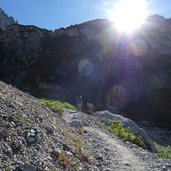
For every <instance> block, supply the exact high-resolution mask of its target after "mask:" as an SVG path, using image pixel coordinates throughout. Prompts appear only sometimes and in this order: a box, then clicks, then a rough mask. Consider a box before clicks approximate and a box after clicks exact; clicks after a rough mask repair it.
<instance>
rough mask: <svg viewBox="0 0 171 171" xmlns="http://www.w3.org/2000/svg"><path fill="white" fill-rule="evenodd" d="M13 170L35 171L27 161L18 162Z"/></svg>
mask: <svg viewBox="0 0 171 171" xmlns="http://www.w3.org/2000/svg"><path fill="white" fill-rule="evenodd" d="M15 171H36V167H35V166H34V165H30V164H27V163H25V164H22V163H20V164H19V165H18V167H16V168H15Z"/></svg>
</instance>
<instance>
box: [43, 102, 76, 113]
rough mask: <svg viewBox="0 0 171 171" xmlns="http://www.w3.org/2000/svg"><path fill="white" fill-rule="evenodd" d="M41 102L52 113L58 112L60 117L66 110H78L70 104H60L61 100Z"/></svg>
mask: <svg viewBox="0 0 171 171" xmlns="http://www.w3.org/2000/svg"><path fill="white" fill-rule="evenodd" d="M40 102H41V103H42V104H43V105H45V106H47V107H48V108H49V109H51V110H52V111H54V112H58V113H59V114H60V115H62V113H63V112H64V111H65V109H71V110H75V111H76V108H75V107H74V106H73V105H71V104H69V103H68V102H60V101H59V100H48V99H41V100H40Z"/></svg>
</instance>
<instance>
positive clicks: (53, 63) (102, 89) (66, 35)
mask: <svg viewBox="0 0 171 171" xmlns="http://www.w3.org/2000/svg"><path fill="white" fill-rule="evenodd" d="M170 26H171V20H170V19H165V18H163V17H161V16H157V15H156V16H151V17H149V18H148V19H147V20H146V22H145V23H144V25H143V26H142V27H141V29H139V30H136V31H135V32H134V34H132V35H126V34H120V33H119V32H118V31H117V29H116V28H115V27H114V25H113V23H111V22H110V21H108V20H106V19H103V20H102V19H99V20H94V21H89V22H85V23H83V24H79V25H73V26H70V27H68V28H61V29H58V30H55V31H49V30H45V29H40V28H38V27H35V26H30V25H29V26H23V25H19V24H13V25H10V26H9V27H8V28H7V29H6V30H4V31H2V32H1V33H0V79H1V80H3V81H5V82H7V83H10V84H13V85H15V86H17V87H18V88H20V89H22V90H25V91H29V92H31V93H32V94H33V95H35V96H37V97H48V98H54V99H60V100H67V101H70V102H72V103H75V97H76V96H77V95H82V96H83V99H84V104H86V103H87V102H92V103H93V104H95V106H96V108H97V109H99V108H105V107H108V108H110V109H111V111H112V110H113V111H115V112H116V111H117V112H119V113H122V114H123V115H124V116H126V117H129V118H132V119H135V120H149V121H152V122H154V123H155V124H159V125H161V126H167V127H170V121H171V115H170V112H171V108H170V104H171V77H170V75H171V27H170Z"/></svg>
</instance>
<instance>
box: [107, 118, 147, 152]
mask: <svg viewBox="0 0 171 171" xmlns="http://www.w3.org/2000/svg"><path fill="white" fill-rule="evenodd" d="M108 131H109V132H111V133H112V134H114V135H117V136H119V137H120V138H122V139H123V140H124V141H129V142H132V143H134V144H137V145H138V146H140V147H142V148H144V149H147V146H146V145H145V143H144V141H143V139H142V137H140V136H137V135H135V134H134V133H133V131H132V130H131V128H124V127H123V126H122V122H116V121H111V122H110V124H109V126H108Z"/></svg>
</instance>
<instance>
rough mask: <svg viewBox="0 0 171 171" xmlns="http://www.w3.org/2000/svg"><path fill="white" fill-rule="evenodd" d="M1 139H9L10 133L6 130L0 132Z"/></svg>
mask: <svg viewBox="0 0 171 171" xmlns="http://www.w3.org/2000/svg"><path fill="white" fill-rule="evenodd" d="M0 137H2V138H7V137H9V132H8V130H7V129H5V128H3V129H1V130H0Z"/></svg>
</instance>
